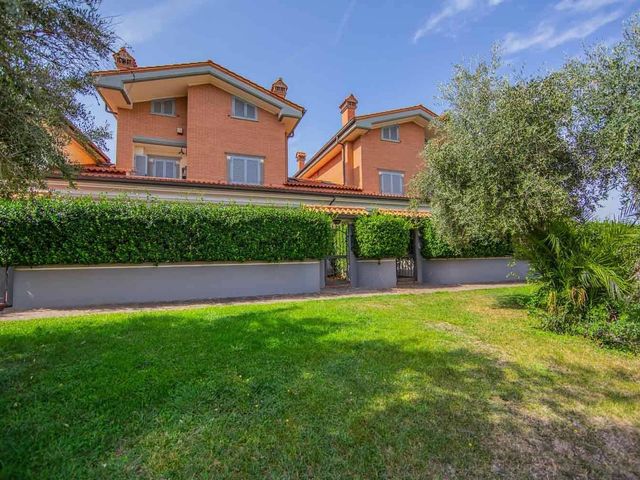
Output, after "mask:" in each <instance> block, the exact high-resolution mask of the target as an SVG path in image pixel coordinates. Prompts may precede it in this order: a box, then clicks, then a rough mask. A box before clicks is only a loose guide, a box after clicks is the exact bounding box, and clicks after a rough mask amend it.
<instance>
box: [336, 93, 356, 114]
mask: <svg viewBox="0 0 640 480" xmlns="http://www.w3.org/2000/svg"><path fill="white" fill-rule="evenodd" d="M357 106H358V99H357V98H356V97H355V95H354V94H353V93H351V94H349V96H348V97H347V98H345V99H344V101H343V102H342V103H341V104H340V111H341V112H344V111H345V110H346V109H347V108H356V107H357Z"/></svg>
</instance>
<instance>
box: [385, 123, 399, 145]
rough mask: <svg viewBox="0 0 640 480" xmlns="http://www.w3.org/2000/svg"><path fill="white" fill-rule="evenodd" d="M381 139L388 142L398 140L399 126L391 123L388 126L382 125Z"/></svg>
mask: <svg viewBox="0 0 640 480" xmlns="http://www.w3.org/2000/svg"><path fill="white" fill-rule="evenodd" d="M381 135H382V137H381V138H382V140H387V141H389V142H399V141H400V127H399V126H398V125H391V126H389V127H382V134H381Z"/></svg>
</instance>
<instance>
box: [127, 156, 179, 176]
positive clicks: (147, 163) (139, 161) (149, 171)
mask: <svg viewBox="0 0 640 480" xmlns="http://www.w3.org/2000/svg"><path fill="white" fill-rule="evenodd" d="M135 170H136V174H137V175H144V176H147V177H162V178H179V175H180V160H178V159H177V158H172V157H147V156H146V155H136V157H135Z"/></svg>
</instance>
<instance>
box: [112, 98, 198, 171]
mask: <svg viewBox="0 0 640 480" xmlns="http://www.w3.org/2000/svg"><path fill="white" fill-rule="evenodd" d="M178 127H182V128H183V133H184V134H183V135H178V133H177V132H176V129H177V128H178ZM187 135H188V128H187V98H186V97H181V98H176V116H175V117H169V116H165V115H152V114H151V102H140V103H134V104H133V108H132V109H131V110H127V109H119V110H118V126H117V136H116V164H117V166H118V167H120V168H126V169H130V168H132V166H133V137H138V136H139V137H151V138H162V139H165V140H182V141H186V140H187Z"/></svg>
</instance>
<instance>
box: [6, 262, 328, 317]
mask: <svg viewBox="0 0 640 480" xmlns="http://www.w3.org/2000/svg"><path fill="white" fill-rule="evenodd" d="M320 279H321V273H320V262H318V261H309V262H284V263H235V264H230V263H198V264H195V263H186V264H166V265H159V266H155V265H98V266H70V267H62V266H60V267H59V266H52V267H37V268H29V267H17V268H16V269H15V271H14V279H13V307H14V308H16V309H31V308H59V307H84V306H92V305H110V304H126V303H149V302H171V301H185V300H206V299H215V298H231V297H250V296H260V295H277V294H298V293H314V292H318V291H320V287H321V285H320Z"/></svg>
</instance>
